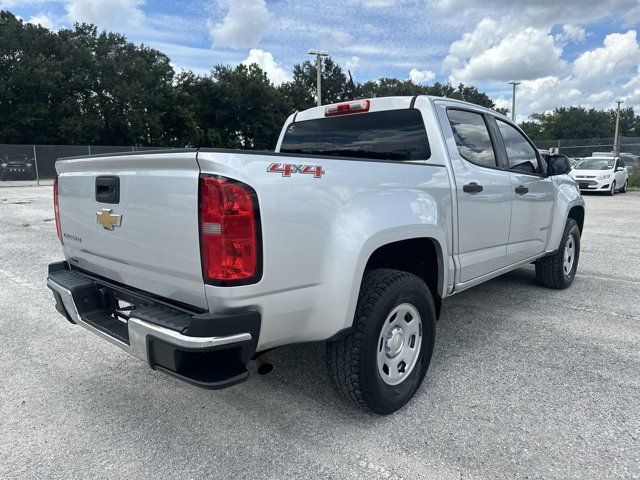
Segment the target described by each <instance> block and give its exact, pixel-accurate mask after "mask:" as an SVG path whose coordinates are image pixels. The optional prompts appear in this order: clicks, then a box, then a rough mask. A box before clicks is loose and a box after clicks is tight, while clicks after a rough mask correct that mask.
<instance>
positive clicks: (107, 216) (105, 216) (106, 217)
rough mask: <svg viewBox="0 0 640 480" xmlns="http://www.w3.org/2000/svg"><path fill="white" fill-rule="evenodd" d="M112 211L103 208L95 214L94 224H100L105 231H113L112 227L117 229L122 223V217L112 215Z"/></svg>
mask: <svg viewBox="0 0 640 480" xmlns="http://www.w3.org/2000/svg"><path fill="white" fill-rule="evenodd" d="M112 211H113V210H111V209H110V208H103V209H102V211H101V212H98V213H96V222H98V223H101V224H102V226H103V227H104V229H105V230H113V227H119V226H120V224H121V223H122V215H116V214H113V213H111V212H112Z"/></svg>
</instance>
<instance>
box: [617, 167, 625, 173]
mask: <svg viewBox="0 0 640 480" xmlns="http://www.w3.org/2000/svg"><path fill="white" fill-rule="evenodd" d="M623 170H624V167H618V168H616V172H622V171H623Z"/></svg>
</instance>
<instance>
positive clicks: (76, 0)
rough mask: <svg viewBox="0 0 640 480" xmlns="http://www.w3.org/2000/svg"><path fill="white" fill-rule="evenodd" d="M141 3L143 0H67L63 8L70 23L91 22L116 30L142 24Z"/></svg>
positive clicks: (143, 20) (143, 21)
mask: <svg viewBox="0 0 640 480" xmlns="http://www.w3.org/2000/svg"><path fill="white" fill-rule="evenodd" d="M143 4H144V0H68V1H67V2H66V4H65V8H66V10H67V16H68V18H69V21H70V22H71V23H75V22H78V23H83V22H85V23H93V24H95V25H98V26H100V27H103V28H110V29H116V30H118V29H122V28H123V27H124V26H126V27H140V26H142V25H144V23H145V16H144V13H143V12H142V10H141V7H142V5H143Z"/></svg>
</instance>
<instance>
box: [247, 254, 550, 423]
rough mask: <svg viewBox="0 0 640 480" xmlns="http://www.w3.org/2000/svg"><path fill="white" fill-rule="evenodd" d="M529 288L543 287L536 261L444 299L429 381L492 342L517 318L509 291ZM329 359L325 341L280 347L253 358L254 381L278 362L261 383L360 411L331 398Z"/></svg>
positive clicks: (336, 394) (422, 391)
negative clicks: (452, 360)
mask: <svg viewBox="0 0 640 480" xmlns="http://www.w3.org/2000/svg"><path fill="white" fill-rule="evenodd" d="M523 288H526V289H529V290H531V291H533V292H535V291H536V289H537V287H536V279H535V272H534V270H533V268H532V267H531V266H527V267H524V268H520V269H517V270H514V271H512V272H509V273H507V274H505V275H502V276H500V277H498V278H496V279H493V280H490V281H488V282H486V283H484V284H482V285H479V286H477V287H475V288H472V289H469V290H466V291H464V292H461V293H459V294H457V295H455V296H453V297H451V298H449V299H447V300H446V301H445V302H443V305H442V311H441V315H440V318H439V320H438V322H437V331H436V344H435V348H434V352H433V357H432V360H431V365H430V367H429V372H428V374H427V379H426V380H425V381H426V382H427V383H428V381H429V379H430V378H431V377H433V376H435V375H438V367H439V365H441V364H442V363H443V362H446V358H447V357H449V356H452V355H453V356H458V355H460V356H463V355H465V353H468V352H469V351H470V350H472V349H474V348H486V346H487V341H490V338H491V337H492V336H493V335H495V334H496V333H497V330H500V329H506V328H509V323H510V322H511V321H512V320H511V319H509V318H506V317H505V316H504V315H503V314H502V313H501V312H502V311H503V309H504V308H508V307H509V306H510V305H511V304H512V300H511V299H510V296H509V295H508V292H509V291H520V290H522V289H523ZM541 290H542V289H541ZM505 292H507V295H505ZM488 339H489V340H488ZM325 361H326V358H325V344H324V342H320V343H309V344H300V345H290V346H286V347H280V348H276V349H274V350H272V351H270V352H268V353H266V354H265V355H263V356H262V357H259V358H258V359H257V360H254V361H252V362H251V363H252V364H251V365H250V371H251V373H252V378H250V379H249V382H251V381H252V380H255V377H256V376H258V375H259V374H258V373H257V368H258V367H259V366H260V365H261V364H263V363H269V364H271V365H273V370H272V371H271V372H270V373H268V374H266V375H260V376H259V378H260V381H261V382H264V383H265V384H270V385H273V386H274V387H276V385H277V388H278V389H285V390H288V391H289V392H291V393H292V394H295V395H300V396H305V397H308V399H309V400H312V401H314V402H324V401H328V403H330V404H332V405H334V404H335V403H341V404H340V408H344V405H348V406H349V408H351V409H352V411H353V412H356V411H357V410H356V409H355V407H353V406H351V404H350V403H346V402H345V403H342V402H335V401H334V399H331V397H340V399H341V396H340V394H339V393H338V392H337V391H335V390H334V388H333V386H332V384H331V382H330V380H329V378H328V374H327V370H326V366H325ZM421 394H423V395H428V387H427V388H426V389H425V388H423V389H421V390H420V391H419V392H418V395H421ZM327 407H329V405H327Z"/></svg>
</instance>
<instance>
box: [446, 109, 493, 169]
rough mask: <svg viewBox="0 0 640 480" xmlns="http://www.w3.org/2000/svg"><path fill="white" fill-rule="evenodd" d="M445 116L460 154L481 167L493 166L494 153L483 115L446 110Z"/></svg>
mask: <svg viewBox="0 0 640 480" xmlns="http://www.w3.org/2000/svg"><path fill="white" fill-rule="evenodd" d="M447 116H448V117H449V124H450V125H451V130H452V131H453V137H454V138H455V141H456V146H457V147H458V153H460V156H461V157H462V158H464V159H465V160H468V161H470V162H471V163H475V164H476V165H480V166H481V167H492V168H495V167H496V165H497V164H496V155H495V153H494V151H493V145H492V144H491V137H490V136H489V129H488V128H487V124H486V123H485V121H484V117H483V116H482V115H481V114H479V113H474V112H468V111H466V110H447Z"/></svg>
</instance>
